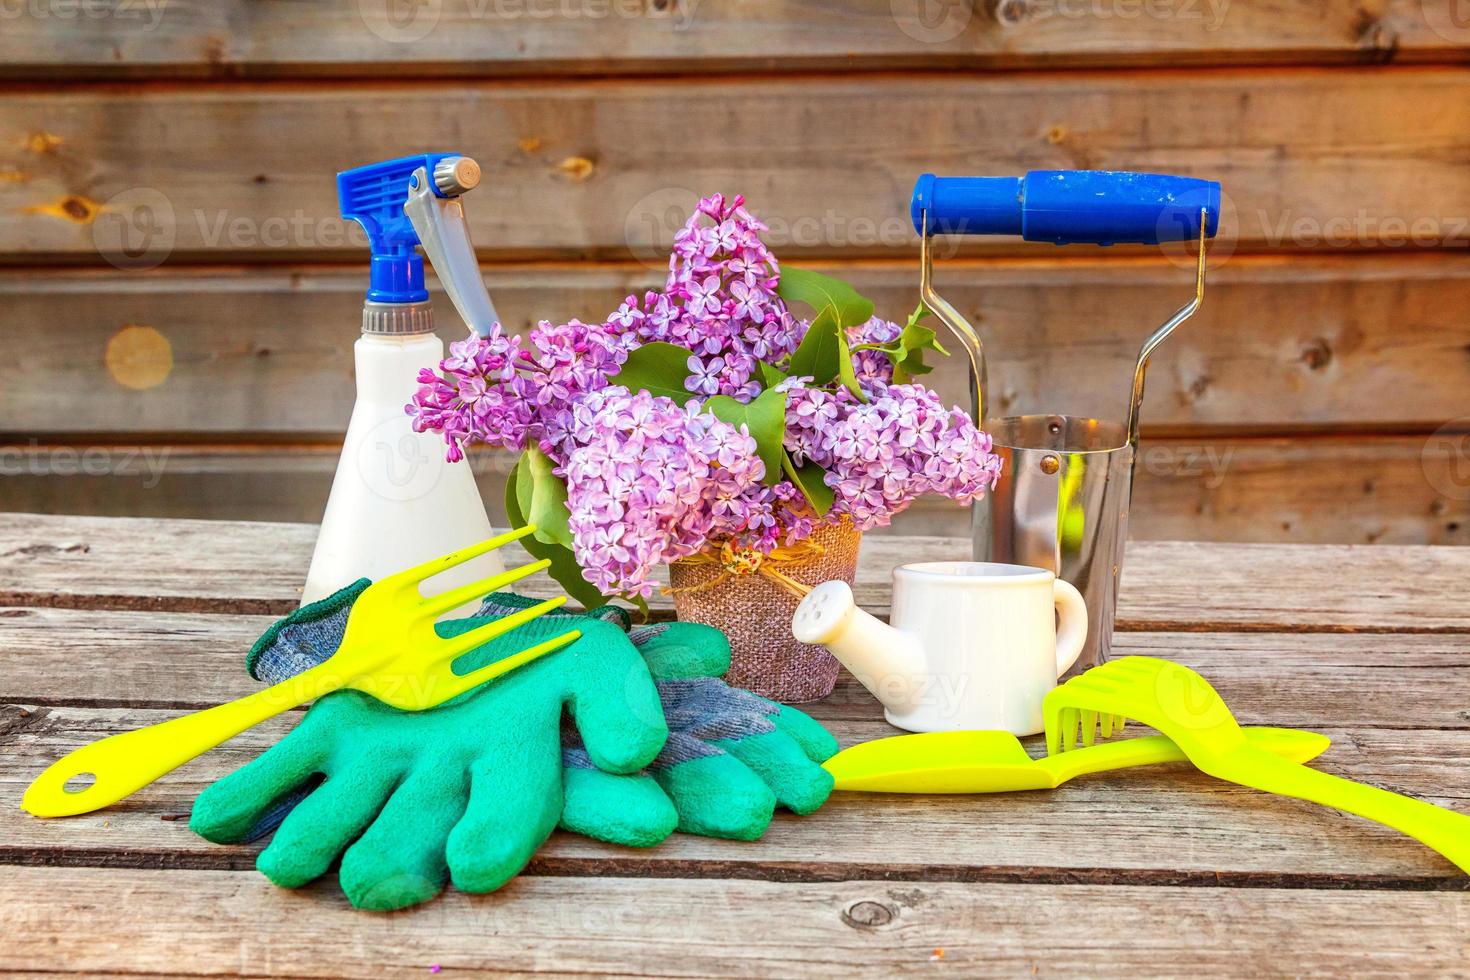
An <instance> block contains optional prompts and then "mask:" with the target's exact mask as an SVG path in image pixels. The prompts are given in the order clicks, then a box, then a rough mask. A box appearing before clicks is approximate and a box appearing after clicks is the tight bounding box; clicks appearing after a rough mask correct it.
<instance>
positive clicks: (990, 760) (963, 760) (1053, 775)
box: [823, 728, 1332, 793]
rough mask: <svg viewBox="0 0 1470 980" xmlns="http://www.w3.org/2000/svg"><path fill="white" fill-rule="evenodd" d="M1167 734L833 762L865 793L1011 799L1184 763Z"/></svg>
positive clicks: (919, 738) (989, 737) (1258, 741)
mask: <svg viewBox="0 0 1470 980" xmlns="http://www.w3.org/2000/svg"><path fill="white" fill-rule="evenodd" d="M1245 736H1246V739H1247V741H1249V742H1250V744H1252V745H1254V746H1255V747H1257V748H1260V749H1264V750H1266V751H1267V752H1270V753H1272V754H1273V755H1277V756H1280V757H1281V758H1283V759H1286V760H1288V761H1290V762H1296V763H1306V762H1310V761H1311V760H1312V759H1315V758H1317V756H1319V755H1321V754H1322V753H1323V752H1325V751H1327V747H1328V746H1329V745H1331V744H1332V742H1331V740H1330V739H1329V738H1328V737H1327V736H1326V735H1318V734H1317V733H1316V732H1304V731H1299V730H1297V729H1294V728H1247V729H1245ZM1183 761H1185V756H1184V753H1183V752H1181V751H1180V750H1179V747H1178V746H1176V745H1175V744H1174V743H1173V742H1172V741H1170V740H1169V739H1167V738H1165V737H1164V736H1163V735H1147V736H1143V737H1140V738H1129V739H1123V740H1121V741H1117V742H1102V743H1099V744H1097V745H1092V746H1088V747H1085V748H1080V749H1073V750H1072V751H1070V752H1064V753H1061V754H1059V755H1050V756H1046V757H1045V758H1041V759H1033V758H1031V757H1030V756H1029V755H1027V754H1026V749H1025V747H1023V746H1022V745H1021V740H1020V739H1018V738H1016V736H1014V735H1012V734H1011V733H1010V732H976V731H972V732H925V733H922V734H918V735H897V736H894V737H893V738H880V739H875V740H873V741H871V742H863V743H861V744H859V745H854V746H852V747H851V748H848V749H843V750H842V751H841V752H839V753H837V754H836V755H834V756H833V757H832V758H830V759H828V760H827V761H826V763H825V764H824V765H823V768H824V769H826V770H827V771H828V772H830V773H831V774H832V776H833V778H834V779H835V780H836V781H837V783H836V787H835V788H836V789H844V790H849V791H852V792H859V793H1009V792H1013V791H1016V790H1025V789H1056V788H1057V787H1058V786H1060V785H1061V784H1062V783H1065V782H1066V781H1067V780H1069V779H1072V778H1073V777H1075V776H1085V775H1087V774H1089V773H1095V772H1111V771H1113V770H1114V769H1129V768H1132V767H1133V766H1147V765H1152V764H1154V763H1156V762H1183Z"/></svg>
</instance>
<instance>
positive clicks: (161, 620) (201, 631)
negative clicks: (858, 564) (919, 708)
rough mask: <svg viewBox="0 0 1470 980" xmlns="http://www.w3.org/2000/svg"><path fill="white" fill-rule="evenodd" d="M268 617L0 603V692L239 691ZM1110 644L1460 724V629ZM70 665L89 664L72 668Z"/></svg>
mask: <svg viewBox="0 0 1470 980" xmlns="http://www.w3.org/2000/svg"><path fill="white" fill-rule="evenodd" d="M273 621H274V618H273V617H270V616H219V615H209V614H197V613H168V612H128V611H95V610H75V609H54V608H45V607H30V608H23V607H0V624H3V634H0V637H3V639H0V677H3V678H5V681H4V688H3V690H0V697H6V698H9V699H10V700H12V701H19V702H23V703H31V702H35V703H40V704H79V705H83V706H93V705H104V706H146V707H157V708H175V707H188V708H198V707H202V706H206V705H209V704H215V703H218V702H220V701H226V700H230V699H232V698H237V697H241V696H243V695H245V694H249V693H251V692H252V691H254V690H256V689H257V688H258V687H259V685H258V684H257V683H256V682H255V681H253V680H251V679H250V678H249V677H247V676H246V674H245V672H244V669H243V663H244V657H245V652H246V651H247V650H248V649H249V648H250V645H251V643H253V642H254V641H255V638H256V637H257V636H259V635H260V634H261V633H262V632H264V631H265V628H266V627H267V626H269V625H270V623H271V622H273ZM1114 651H1115V653H1117V654H1118V655H1123V654H1129V653H1137V654H1144V655H1149V656H1161V657H1167V658H1169V659H1172V660H1177V661H1179V662H1181V663H1186V664H1189V665H1190V666H1192V667H1195V668H1196V669H1198V670H1200V671H1202V672H1204V673H1205V674H1206V675H1207V676H1208V677H1209V678H1210V679H1211V680H1212V681H1213V682H1214V683H1215V685H1216V686H1217V687H1218V688H1219V689H1220V691H1221V692H1222V693H1223V694H1224V695H1225V696H1226V697H1227V698H1228V699H1229V701H1230V704H1231V705H1232V706H1233V707H1234V708H1235V709H1236V711H1237V713H1238V714H1239V716H1240V717H1241V718H1242V720H1243V721H1245V722H1246V723H1248V724H1289V725H1293V726H1298V727H1308V728H1321V727H1327V728H1343V729H1346V728H1351V727H1354V726H1363V727H1367V728H1377V727H1390V728H1393V727H1408V728H1426V729H1429V728H1445V729H1449V728H1457V727H1466V728H1470V641H1467V639H1466V638H1465V637H1463V636H1460V635H1453V634H1452V635H1412V634H1392V633H1357V634H1346V635H1342V634H1327V633H1317V634H1313V633H1221V632H1217V633H1168V632H1159V633H1150V632H1127V633H1121V634H1119V635H1118V636H1117V638H1116V643H1115V647H1114ZM78 663H86V664H89V665H90V666H89V667H88V668H87V669H85V670H80V671H79V670H76V669H75V665H76V664H78ZM1428 676H1432V677H1434V683H1433V684H1432V685H1431V684H1425V683H1424V680H1425V678H1426V677H1428ZM805 710H808V711H810V712H811V713H813V714H814V715H816V716H818V717H820V718H823V719H826V720H858V721H875V720H879V719H881V714H880V713H879V708H878V705H877V703H876V702H875V701H874V700H873V698H872V697H871V696H870V695H869V694H868V693H867V692H866V691H864V690H863V689H862V688H861V687H860V686H859V685H858V684H857V683H856V682H855V681H853V680H852V679H851V678H850V677H847V676H846V675H844V676H843V679H842V681H841V682H840V684H839V687H838V689H837V691H835V692H834V693H833V694H832V695H831V696H830V697H828V698H827V699H826V700H824V701H822V702H819V703H817V704H814V705H810V706H808V707H807V708H806V709H805Z"/></svg>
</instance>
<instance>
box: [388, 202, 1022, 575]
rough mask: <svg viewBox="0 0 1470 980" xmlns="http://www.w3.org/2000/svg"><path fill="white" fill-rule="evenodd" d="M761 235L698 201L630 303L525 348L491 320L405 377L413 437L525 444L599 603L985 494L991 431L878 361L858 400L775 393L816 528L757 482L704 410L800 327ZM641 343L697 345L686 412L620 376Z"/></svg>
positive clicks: (863, 355)
mask: <svg viewBox="0 0 1470 980" xmlns="http://www.w3.org/2000/svg"><path fill="white" fill-rule="evenodd" d="M764 230H766V229H765V225H763V224H761V222H760V221H759V220H757V219H756V218H755V217H754V216H752V215H751V214H750V213H749V212H748V211H747V210H746V209H745V202H744V199H743V198H741V197H738V196H737V197H734V198H730V199H728V200H727V199H726V198H725V197H723V196H722V195H715V196H713V197H710V198H706V199H705V200H703V201H701V202H700V203H699V207H698V209H697V210H696V212H695V213H694V215H692V216H691V217H690V219H689V221H688V223H686V224H685V226H684V228H683V229H682V230H681V231H680V232H679V233H678V234H677V235H675V237H674V247H673V254H672V256H671V257H670V261H669V275H668V278H667V280H666V282H665V285H664V289H663V291H662V292H649V293H647V294H645V295H644V296H643V297H642V298H641V299H640V298H639V297H637V296H629V297H628V298H627V299H626V300H625V301H624V302H623V303H622V305H621V306H619V308H618V309H617V310H616V311H615V312H613V313H612V315H611V316H609V317H608V319H607V320H606V321H605V322H603V323H600V324H588V323H582V322H580V321H578V320H572V321H570V322H568V323H565V324H559V325H553V324H551V323H549V322H547V321H542V322H541V323H539V324H537V326H536V327H535V328H533V329H532V330H531V331H530V332H529V335H528V336H527V338H526V342H525V343H522V340H521V338H520V337H512V336H507V335H506V334H505V333H504V331H503V330H502V329H501V328H500V327H499V325H497V326H496V327H495V329H494V330H493V331H492V332H491V335H490V336H489V337H484V338H481V337H477V336H474V335H471V336H470V337H469V338H468V339H466V340H463V341H459V342H457V343H454V344H451V345H450V348H449V356H448V357H446V358H445V359H444V360H443V362H442V363H441V364H440V366H439V371H438V372H435V371H432V370H428V369H425V370H423V371H421V372H420V374H419V384H420V387H419V390H418V392H417V394H416V395H415V396H414V401H413V403H412V404H411V405H409V406H408V412H409V414H410V415H412V416H413V423H414V427H415V429H417V430H418V431H420V432H424V431H434V432H438V433H440V434H441V435H442V436H443V437H444V440H445V443H446V445H447V447H448V448H447V451H446V456H447V457H448V458H449V459H450V460H459V459H461V458H463V450H464V447H466V446H467V445H469V444H470V443H473V442H476V441H478V442H483V443H486V444H488V445H492V446H498V447H502V448H505V449H510V450H513V451H519V450H522V449H524V448H525V447H526V446H527V445H528V444H531V443H534V444H535V445H537V446H538V447H539V448H540V449H541V450H542V451H543V452H545V453H546V454H547V456H549V457H550V458H551V460H552V462H553V464H554V472H555V473H556V474H557V475H558V476H560V477H562V478H563V479H564V480H565V481H566V484H567V507H568V510H569V511H570V520H569V526H570V528H571V531H572V538H573V552H574V554H575V556H576V559H577V562H578V564H579V565H580V566H581V568H582V569H583V574H584V576H585V577H586V578H587V580H588V581H589V582H591V583H592V584H593V585H595V586H597V588H599V589H601V590H602V591H603V592H604V593H608V594H615V593H620V592H621V593H627V594H638V595H643V596H647V595H649V594H651V592H652V590H653V588H654V580H653V578H652V570H653V568H654V567H656V566H657V565H660V564H665V563H667V562H670V561H674V560H676V559H678V558H682V557H686V556H688V555H691V554H694V553H696V552H698V551H700V550H703V549H704V548H706V547H708V545H709V544H710V543H711V542H716V541H722V540H727V539H731V540H735V541H736V542H738V543H739V544H741V545H746V546H750V547H754V548H757V549H760V550H762V551H766V552H769V551H771V550H772V549H774V548H776V547H779V546H780V545H782V544H790V543H793V542H796V541H799V540H801V539H803V538H805V537H807V536H809V535H810V534H811V533H812V531H813V529H814V528H815V527H816V526H817V525H818V524H821V523H831V522H835V521H839V520H843V519H847V520H850V521H852V523H853V525H854V526H856V527H857V528H859V529H867V528H871V527H877V526H880V525H885V524H887V523H889V521H890V520H891V519H892V517H893V515H894V514H897V513H899V512H900V511H902V510H903V509H905V508H906V507H908V505H909V504H910V503H912V502H913V500H915V499H916V498H918V497H920V496H922V495H924V494H930V493H932V494H939V495H942V496H946V497H949V498H951V499H954V500H957V501H961V502H964V501H968V500H971V499H973V498H975V497H977V496H980V495H981V494H983V493H984V492H985V491H986V490H988V489H991V488H993V486H994V485H995V481H996V480H997V479H998V477H999V473H1000V462H999V459H998V458H997V457H996V456H995V455H993V454H992V452H991V442H990V437H989V436H987V435H986V434H985V433H983V432H981V431H979V430H978V429H977V428H976V427H975V425H974V424H973V423H972V422H971V420H970V419H969V417H968V416H966V415H965V413H964V412H962V411H960V410H958V409H949V408H945V407H944V405H943V404H942V403H941V402H940V400H939V397H938V396H937V395H936V394H935V393H934V392H932V391H930V390H929V389H927V388H925V387H924V386H922V385H919V384H906V385H894V384H893V383H892V380H893V368H892V364H891V363H890V362H889V360H888V358H887V357H886V356H885V355H883V354H882V353H880V352H878V351H859V352H857V353H856V354H855V355H854V357H853V366H854V370H855V373H856V375H857V379H858V384H859V387H860V388H861V389H862V391H863V392H864V394H865V395H866V396H867V399H868V400H867V401H866V402H864V401H861V400H859V399H858V398H857V397H855V396H854V395H853V394H852V393H851V392H849V391H847V390H846V389H843V388H840V387H838V388H836V389H835V390H828V389H824V388H819V387H815V386H813V385H812V379H811V378H806V377H792V378H787V379H786V380H785V381H783V382H782V383H781V384H780V385H778V387H779V388H780V389H781V390H782V391H785V392H786V393H787V399H788V401H787V428H786V436H785V449H786V450H787V452H788V453H789V454H790V455H791V457H792V460H793V462H794V463H795V464H796V465H798V466H801V465H805V464H807V463H812V464H815V465H817V466H821V467H822V468H823V469H825V470H826V477H825V479H826V483H827V485H828V486H829V487H830V488H831V489H832V491H833V495H834V503H833V506H832V509H831V511H830V512H829V513H828V514H827V515H825V516H823V517H821V518H818V517H817V516H816V515H815V514H814V513H813V512H812V510H811V509H810V507H809V506H807V504H806V501H805V498H804V497H803V495H802V493H801V491H800V490H799V489H798V488H797V487H796V486H795V485H794V484H793V483H791V482H790V481H789V480H781V481H779V482H777V483H776V484H775V485H774V486H768V485H766V484H765V482H763V479H764V477H765V466H764V464H763V463H762V462H761V460H760V457H759V456H757V455H756V451H755V450H756V447H755V441H754V440H753V439H752V438H751V437H750V435H749V433H748V432H747V431H745V430H744V428H743V427H742V428H740V429H736V428H735V427H733V426H731V425H729V424H727V423H724V422H721V421H719V420H718V419H716V418H715V417H714V416H712V415H709V414H707V413H704V412H703V411H702V410H701V406H702V404H703V401H704V399H706V398H708V397H711V396H713V395H717V394H718V395H728V396H731V397H733V398H736V399H738V400H740V401H748V400H750V399H751V398H753V397H754V396H755V395H756V394H758V393H759V392H760V390H761V388H762V385H761V384H760V380H759V379H760V378H761V375H760V372H759V366H758V365H759V363H760V362H762V361H764V362H766V363H767V364H770V365H772V366H773V367H776V368H778V369H784V368H785V367H786V366H787V364H788V361H789V358H790V356H791V354H792V352H793V351H795V350H796V348H797V345H798V344H800V342H801V339H802V337H803V336H805V333H806V330H807V328H808V326H809V324H808V323H807V322H806V321H804V320H801V319H799V318H797V317H796V316H794V315H793V314H792V313H791V311H789V310H787V309H786V306H785V304H784V303H783V302H782V301H781V299H780V297H779V296H778V295H777V293H776V288H777V285H778V284H779V282H780V268H779V266H778V265H777V262H776V259H775V256H773V255H772V254H771V253H770V250H769V249H768V248H767V247H766V245H765V243H764V242H762V241H761V238H760V232H762V231H764ZM900 333H901V328H900V327H899V326H898V325H897V324H895V323H892V322H890V321H887V320H883V319H881V318H878V317H874V318H873V319H872V320H869V321H868V322H867V323H865V324H862V325H861V326H859V327H855V328H853V329H851V330H850V331H849V340H850V341H851V343H852V344H854V345H859V344H868V343H877V344H882V343H888V342H890V341H892V340H894V339H896V338H897V337H898V336H899V334H900ZM653 341H664V342H667V343H672V344H677V345H680V346H683V347H687V348H689V349H690V350H691V351H692V352H693V356H691V357H690V358H689V363H688V365H687V369H688V371H689V374H688V376H687V377H686V378H684V379H683V383H684V388H685V389H686V390H687V391H688V392H689V393H690V394H689V399H687V400H686V401H685V403H684V404H682V405H681V404H677V403H676V402H675V401H674V400H673V399H669V398H663V397H655V396H653V395H650V394H649V393H647V392H642V391H640V392H633V393H630V392H628V391H627V390H626V389H625V388H623V387H622V386H620V385H618V384H617V383H616V379H615V377H614V376H615V375H616V373H617V371H618V369H619V367H620V366H621V365H622V363H623V362H624V361H625V360H626V359H627V356H628V352H629V351H631V350H633V349H634V348H636V347H639V346H641V345H642V344H645V343H650V342H653Z"/></svg>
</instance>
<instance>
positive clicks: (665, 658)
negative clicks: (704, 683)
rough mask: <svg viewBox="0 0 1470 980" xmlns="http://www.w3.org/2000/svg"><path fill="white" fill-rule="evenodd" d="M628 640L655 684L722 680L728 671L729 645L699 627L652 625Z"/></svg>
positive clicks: (722, 636) (710, 630)
mask: <svg viewBox="0 0 1470 980" xmlns="http://www.w3.org/2000/svg"><path fill="white" fill-rule="evenodd" d="M628 639H630V640H632V641H633V645H634V646H636V647H637V648H638V652H639V653H641V654H643V659H644V661H645V662H646V663H647V664H648V671H649V673H651V674H652V675H653V679H654V680H656V681H668V680H685V679H688V678H693V677H723V676H724V675H725V672H726V671H727V670H729V669H730V641H729V640H728V639H726V638H725V634H724V633H721V632H720V631H719V630H717V629H715V628H714V627H713V626H705V625H704V624H703V623H654V624H653V625H652V626H640V627H638V628H637V629H634V630H633V631H632V632H630V633H629V634H628Z"/></svg>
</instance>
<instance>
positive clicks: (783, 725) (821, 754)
mask: <svg viewBox="0 0 1470 980" xmlns="http://www.w3.org/2000/svg"><path fill="white" fill-rule="evenodd" d="M761 700H762V701H764V700H765V698H762V699H761ZM770 703H771V704H772V705H774V706H775V707H777V708H779V709H780V711H779V712H778V713H777V714H776V715H774V716H773V717H772V718H771V721H772V722H773V723H774V724H775V726H776V730H777V731H781V732H785V733H786V734H787V735H788V736H790V737H791V740H792V741H793V742H795V743H796V744H797V745H799V746H801V750H802V751H803V752H805V753H806V755H807V758H808V759H811V760H812V761H813V762H826V761H827V760H828V759H830V758H832V757H833V756H834V755H836V754H837V750H838V749H839V748H841V746H839V745H838V744H837V738H836V737H835V736H834V735H833V734H832V733H831V732H829V731H827V729H825V728H823V727H822V726H821V725H820V724H818V723H817V722H816V720H815V719H813V718H812V717H811V716H810V715H808V714H807V713H806V712H804V711H798V710H797V709H795V708H789V707H787V706H785V705H781V704H776V703H775V702H774V701H772V702H770Z"/></svg>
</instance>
